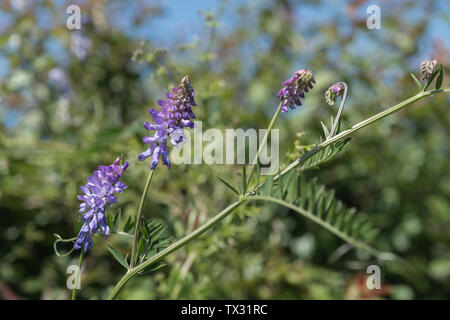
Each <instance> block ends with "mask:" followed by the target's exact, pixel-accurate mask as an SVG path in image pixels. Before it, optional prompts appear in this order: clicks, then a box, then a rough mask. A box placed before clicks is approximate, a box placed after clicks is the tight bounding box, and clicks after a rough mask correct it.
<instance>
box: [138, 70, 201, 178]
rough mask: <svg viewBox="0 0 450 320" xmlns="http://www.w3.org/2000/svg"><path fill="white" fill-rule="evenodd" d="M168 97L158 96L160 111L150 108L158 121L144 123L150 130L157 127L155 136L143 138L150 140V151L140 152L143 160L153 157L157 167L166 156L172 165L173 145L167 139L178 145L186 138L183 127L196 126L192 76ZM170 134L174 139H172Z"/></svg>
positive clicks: (185, 79) (182, 81)
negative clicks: (160, 98) (165, 99)
mask: <svg viewBox="0 0 450 320" xmlns="http://www.w3.org/2000/svg"><path fill="white" fill-rule="evenodd" d="M166 97H167V101H164V100H158V105H159V106H160V107H161V110H160V111H157V110H155V109H153V108H150V109H149V110H148V112H149V113H150V115H151V116H152V118H153V122H154V123H150V122H146V123H145V124H144V127H145V128H146V129H147V130H153V131H156V132H155V134H154V135H153V137H144V138H143V139H142V140H143V141H144V143H145V144H149V147H148V149H147V150H146V151H144V152H142V153H141V154H140V155H139V156H138V160H139V161H144V160H145V159H147V158H149V157H152V160H151V162H150V169H152V170H153V169H155V168H156V166H157V165H158V163H159V160H160V159H161V160H162V163H163V164H165V165H166V166H167V167H168V168H169V169H170V166H171V165H170V161H169V147H168V146H167V140H170V143H171V144H172V145H173V146H177V145H178V144H179V143H180V142H183V141H184V140H185V137H184V135H183V128H194V122H193V121H192V120H193V119H195V115H194V113H193V112H192V107H193V106H196V105H197V103H196V102H195V99H194V97H195V93H194V89H193V88H192V86H191V81H190V80H189V77H187V76H186V77H184V78H183V79H182V80H181V82H180V84H179V85H178V87H175V88H173V89H172V92H167V93H166ZM169 138H170V139H169Z"/></svg>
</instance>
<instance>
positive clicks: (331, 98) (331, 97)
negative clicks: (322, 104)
mask: <svg viewBox="0 0 450 320" xmlns="http://www.w3.org/2000/svg"><path fill="white" fill-rule="evenodd" d="M344 91H345V86H344V84H343V83H342V82H338V83H335V84H333V85H332V86H331V87H329V88H328V90H327V91H325V99H326V101H327V103H328V104H329V105H330V106H332V105H334V102H335V101H336V98H337V97H339V96H341V97H342V96H343V94H344Z"/></svg>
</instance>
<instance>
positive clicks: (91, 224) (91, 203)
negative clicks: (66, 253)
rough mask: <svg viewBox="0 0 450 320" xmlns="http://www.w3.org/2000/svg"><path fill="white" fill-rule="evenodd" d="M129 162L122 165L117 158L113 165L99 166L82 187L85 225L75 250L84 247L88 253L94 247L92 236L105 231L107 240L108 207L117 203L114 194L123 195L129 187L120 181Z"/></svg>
mask: <svg viewBox="0 0 450 320" xmlns="http://www.w3.org/2000/svg"><path fill="white" fill-rule="evenodd" d="M127 167H128V162H125V163H123V164H122V165H121V164H120V158H117V159H116V160H115V161H114V163H113V164H112V165H109V166H99V167H98V170H96V171H94V173H93V175H92V176H90V177H87V184H86V185H85V186H81V187H80V189H81V191H82V192H83V194H81V195H78V200H81V201H83V203H81V204H80V210H79V212H80V213H84V214H83V215H82V216H81V219H82V220H83V221H84V225H83V226H82V227H81V229H80V232H79V233H78V239H77V241H76V242H75V244H74V249H76V250H79V249H81V248H82V247H83V246H84V251H85V252H86V251H87V250H89V248H90V247H92V244H93V240H92V235H93V234H94V233H100V232H101V231H103V234H104V235H105V239H106V238H107V236H108V234H109V227H108V224H107V223H106V215H105V211H106V208H107V206H108V205H109V206H111V207H112V205H113V204H114V203H116V202H117V197H116V196H115V195H114V193H122V192H123V190H124V189H125V188H126V187H127V186H126V185H125V183H123V182H122V181H120V178H121V176H122V174H123V172H124V171H125V170H126V169H127Z"/></svg>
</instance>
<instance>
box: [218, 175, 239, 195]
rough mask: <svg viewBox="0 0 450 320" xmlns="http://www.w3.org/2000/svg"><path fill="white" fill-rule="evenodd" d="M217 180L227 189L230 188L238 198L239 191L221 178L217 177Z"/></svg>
mask: <svg viewBox="0 0 450 320" xmlns="http://www.w3.org/2000/svg"><path fill="white" fill-rule="evenodd" d="M217 179H219V180H220V181H221V182H222V183H223V184H224V185H226V186H227V187H228V188H230V189H231V190H232V191H233V192H234V193H236V194H237V195H238V196H239V191H237V190H236V188H234V187H233V186H232V185H231V184H230V183H229V182H227V181H226V180H224V179H222V178H221V177H217Z"/></svg>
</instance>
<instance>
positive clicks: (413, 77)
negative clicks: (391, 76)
mask: <svg viewBox="0 0 450 320" xmlns="http://www.w3.org/2000/svg"><path fill="white" fill-rule="evenodd" d="M410 75H411V78H412V79H413V80H414V82H415V83H416V85H417V88H419V90H421V89H422V85H421V84H420V81H419V80H417V78H416V76H415V75H414V74H413V73H410Z"/></svg>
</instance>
